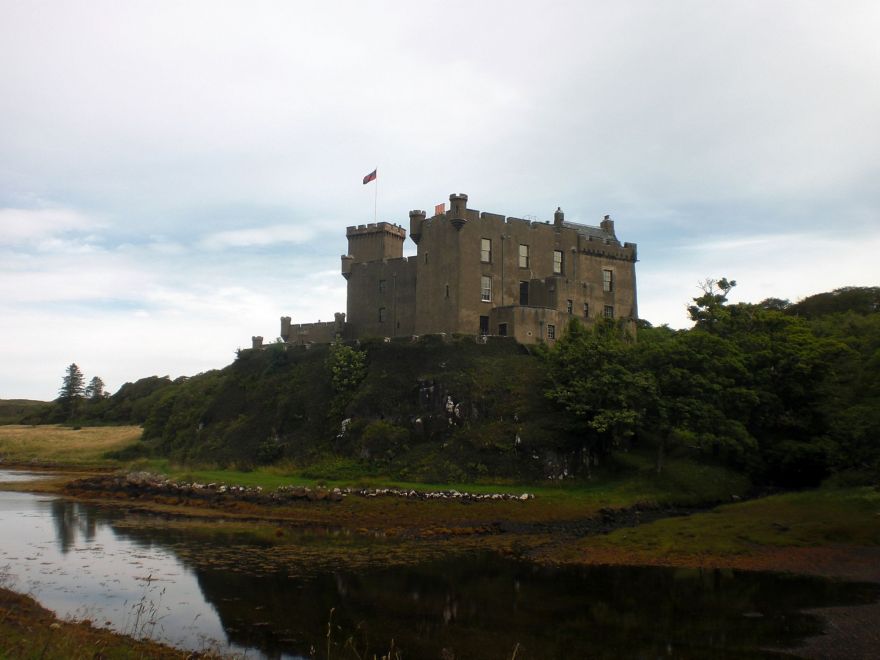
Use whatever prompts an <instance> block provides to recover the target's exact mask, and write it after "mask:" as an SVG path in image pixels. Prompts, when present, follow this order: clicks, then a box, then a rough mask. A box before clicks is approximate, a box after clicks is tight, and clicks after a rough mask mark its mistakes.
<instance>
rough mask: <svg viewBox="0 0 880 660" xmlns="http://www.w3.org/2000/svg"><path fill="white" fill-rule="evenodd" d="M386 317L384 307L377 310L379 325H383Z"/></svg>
mask: <svg viewBox="0 0 880 660" xmlns="http://www.w3.org/2000/svg"><path fill="white" fill-rule="evenodd" d="M387 317H388V313H387V312H386V310H385V308H384V307H380V308H379V323H385V320H386V318H387Z"/></svg>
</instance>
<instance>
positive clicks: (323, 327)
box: [254, 314, 346, 348]
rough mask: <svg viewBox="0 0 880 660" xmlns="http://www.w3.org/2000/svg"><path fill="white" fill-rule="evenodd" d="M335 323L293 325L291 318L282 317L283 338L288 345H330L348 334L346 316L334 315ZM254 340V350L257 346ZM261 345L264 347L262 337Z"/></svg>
mask: <svg viewBox="0 0 880 660" xmlns="http://www.w3.org/2000/svg"><path fill="white" fill-rule="evenodd" d="M334 316H335V319H334V320H333V321H326V322H323V323H322V322H320V321H319V322H317V323H291V319H290V317H289V316H282V317H281V338H282V339H283V340H284V341H285V343H288V344H294V345H297V346H304V345H306V344H329V343H331V342H333V341H334V340H335V339H336V338H337V336H338V337H344V335H345V332H346V327H345V314H334ZM256 339H257V338H256V337H255V338H254V340H255V341H254V348H258V346H257V345H256ZM259 339H260V344H261V345H262V337H260V338H259Z"/></svg>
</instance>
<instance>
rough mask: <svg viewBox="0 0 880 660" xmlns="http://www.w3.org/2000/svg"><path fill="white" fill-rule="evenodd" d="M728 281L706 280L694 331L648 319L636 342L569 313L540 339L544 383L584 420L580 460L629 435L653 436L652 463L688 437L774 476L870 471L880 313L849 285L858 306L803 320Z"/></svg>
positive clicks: (792, 479)
mask: <svg viewBox="0 0 880 660" xmlns="http://www.w3.org/2000/svg"><path fill="white" fill-rule="evenodd" d="M735 284H736V283H735V282H733V281H730V282H728V281H727V280H725V279H722V280H719V281H717V282H715V281H709V282H707V283H706V286H705V288H704V294H703V295H702V296H700V297H698V298H696V299H695V300H694V304H693V305H692V306H691V307H690V308H689V311H690V315H691V318H692V319H693V321H694V327H693V328H692V329H690V330H682V331H672V330H670V329H668V328H665V327H664V328H649V327H645V328H642V329H641V330H640V332H639V340H638V341H637V342H635V341H632V340H631V339H630V338H629V337H627V336H625V335H624V334H622V333H621V331H620V330H619V329H617V328H615V327H614V326H613V325H610V324H600V325H597V326H595V327H594V328H593V329H592V330H591V331H586V330H584V329H581V328H580V327H579V323H578V322H577V321H573V322H572V326H571V327H570V328H569V330H568V332H567V333H566V334H565V336H564V337H563V338H562V339H561V340H560V341H559V342H557V344H556V346H554V347H553V349H552V350H550V351H548V365H549V369H550V375H551V379H552V381H553V387H552V388H551V389H550V391H549V393H548V395H549V396H550V397H551V398H552V399H553V400H554V401H556V402H558V403H559V404H560V406H561V407H562V408H563V409H564V410H565V411H566V412H568V413H569V414H570V415H572V416H573V418H574V419H577V420H580V421H581V423H582V424H583V429H582V432H581V433H580V434H579V435H580V437H581V439H582V442H583V444H582V449H583V452H584V453H585V454H586V457H587V458H586V460H585V462H586V463H587V464H589V462H590V460H591V458H592V457H593V456H595V455H596V454H598V455H605V454H607V453H608V452H609V451H610V450H611V449H612V448H614V447H618V446H620V445H621V441H622V439H624V438H627V439H630V440H632V439H635V440H636V441H638V442H641V443H642V444H651V445H653V446H655V447H656V450H657V468H658V470H660V469H662V459H663V454H664V452H665V451H667V450H668V449H669V448H670V447H676V446H679V447H680V446H683V445H684V446H687V447H689V448H691V449H696V450H698V451H700V452H703V453H705V454H707V455H709V456H713V457H716V458H718V459H720V460H723V461H724V462H725V463H727V464H729V465H732V466H734V467H737V468H739V469H742V470H745V471H747V472H748V473H749V474H751V475H752V476H753V477H754V478H755V479H756V480H758V481H760V482H764V483H772V484H777V485H781V486H788V487H792V486H795V487H796V486H806V485H814V484H816V483H818V482H819V481H820V480H821V479H822V478H824V477H825V476H827V475H828V473H829V472H830V471H831V470H833V469H850V470H853V469H854V470H865V471H868V472H873V473H874V474H875V475H876V472H877V469H878V459H880V443H878V433H880V424H878V419H880V413H878V410H880V405H878V404H880V398H878V392H880V387H878V385H880V380H878V379H880V369H878V367H880V350H878V349H880V343H878V342H880V315H878V314H877V313H876V312H875V311H872V310H871V308H870V307H869V306H867V305H865V304H864V299H865V296H864V295H859V296H854V295H851V293H852V290H847V292H846V294H845V296H844V297H846V299H849V300H853V301H854V304H856V305H857V310H852V309H850V310H845V311H833V312H830V313H828V314H824V315H822V314H819V315H817V316H816V317H815V318H813V319H812V320H808V319H807V318H805V317H804V316H803V315H800V312H801V309H800V308H799V307H797V306H792V305H788V304H780V302H781V303H784V301H773V302H772V303H770V304H768V303H767V301H765V302H764V303H762V304H759V305H750V304H737V305H728V304H727V296H728V294H729V292H730V290H731V289H732V287H733V286H735ZM823 295H827V296H830V299H831V300H834V301H835V302H837V298H835V295H834V294H823ZM842 295H843V294H842ZM814 298H818V297H814ZM802 304H807V308H809V309H811V310H814V311H813V312H811V313H814V314H818V312H816V311H815V310H817V309H821V307H820V306H819V305H817V304H815V303H814V302H812V301H809V300H808V301H804V303H802ZM831 309H833V310H838V309H839V305H837V304H835V305H833V306H831ZM608 420H611V421H612V423H610V424H609V423H608ZM875 478H876V477H875Z"/></svg>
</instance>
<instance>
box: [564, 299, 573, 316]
mask: <svg viewBox="0 0 880 660" xmlns="http://www.w3.org/2000/svg"><path fill="white" fill-rule="evenodd" d="M565 311H566V312H568V313H569V314H573V313H574V300H569V301H568V302H567V303H566V304H565Z"/></svg>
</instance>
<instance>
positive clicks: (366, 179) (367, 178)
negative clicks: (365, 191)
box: [364, 169, 379, 185]
mask: <svg viewBox="0 0 880 660" xmlns="http://www.w3.org/2000/svg"><path fill="white" fill-rule="evenodd" d="M378 171H379V170H378V169H375V170H373V171H372V172H370V173H369V174H368V175H367V176H365V177H364V185H367V184H368V183H369V182H370V181H375V180H376V172H378Z"/></svg>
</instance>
